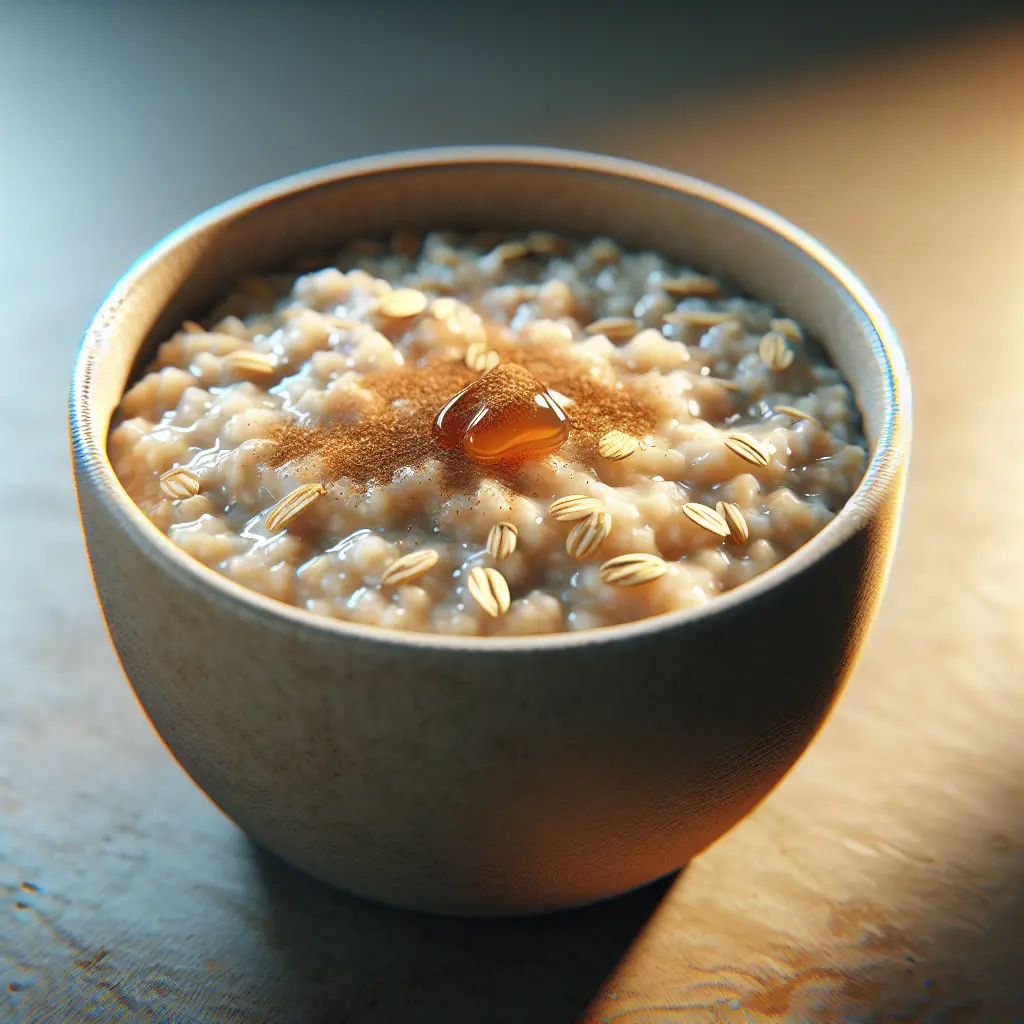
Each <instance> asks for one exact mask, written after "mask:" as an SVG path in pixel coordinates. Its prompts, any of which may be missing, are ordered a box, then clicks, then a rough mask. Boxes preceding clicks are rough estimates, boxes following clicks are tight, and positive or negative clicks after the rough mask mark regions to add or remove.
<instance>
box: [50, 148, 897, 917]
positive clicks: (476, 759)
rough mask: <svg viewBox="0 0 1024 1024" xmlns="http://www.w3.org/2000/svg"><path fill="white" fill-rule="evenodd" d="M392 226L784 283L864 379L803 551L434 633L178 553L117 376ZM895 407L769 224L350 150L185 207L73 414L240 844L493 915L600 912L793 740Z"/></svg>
mask: <svg viewBox="0 0 1024 1024" xmlns="http://www.w3.org/2000/svg"><path fill="white" fill-rule="evenodd" d="M398 227H413V228H429V227H453V228H466V229H490V228H499V229H526V228H548V229H552V230H555V231H561V232H566V233H574V234H582V235H596V234H604V235H611V236H613V237H615V238H617V239H619V240H621V241H622V242H624V243H625V244H627V245H629V246H642V247H651V248H654V249H657V250H661V251H663V252H665V253H666V254H668V255H670V256H672V257H676V258H679V259H683V260H686V261H688V262H690V263H692V264H694V265H695V266H698V267H701V268H703V269H705V270H708V271H710V272H713V273H716V274H721V275H724V276H725V277H727V278H729V279H731V280H733V281H735V282H736V283H737V284H739V285H740V286H741V287H742V288H744V289H745V290H746V291H748V292H749V293H750V294H752V295H755V296H758V297H761V298H764V299H767V300H771V301H774V302H775V303H777V304H778V305H779V306H780V307H781V308H782V309H783V310H784V311H785V312H786V314H787V315H791V316H794V317H796V318H797V319H798V320H800V321H801V322H802V323H804V324H805V325H806V326H807V327H808V328H809V329H810V330H811V331H812V332H813V333H814V334H815V335H817V336H818V337H819V338H820V339H822V341H823V343H824V345H825V347H826V348H827V349H828V351H829V353H830V355H831V357H832V359H833V360H834V361H835V363H836V364H837V365H838V366H839V368H840V369H841V370H842V371H843V373H844V374H845V376H846V378H847V380H848V381H850V383H851V385H852V387H853V390H854V392H855V395H856V398H857V403H858V405H859V407H860V409H861V411H862V413H863V418H864V425H865V434H866V436H867V438H868V442H869V445H870V449H871V456H870V462H869V466H868V469H867V473H866V475H865V477H864V479H863V481H862V483H861V484H860V486H859V487H858V489H857V491H856V493H855V494H854V495H853V497H852V498H851V499H850V501H849V502H848V503H847V505H846V506H845V507H844V508H843V509H842V511H841V512H840V513H839V514H838V515H837V516H836V518H835V519H834V520H833V521H832V522H831V523H830V524H829V525H828V526H826V527H825V529H824V530H822V531H821V532H820V533H819V534H818V535H817V536H815V537H814V538H813V539H812V540H811V541H810V542H809V543H808V544H806V545H805V546H804V547H802V548H800V549H799V550H798V551H797V552H795V553H794V554H793V555H791V556H790V557H789V558H787V559H785V560H784V561H783V562H781V563H780V564H779V565H777V566H775V567H773V568H771V569H769V570H768V571H767V572H765V573H763V574H762V575H760V576H757V577H756V578H754V579H753V580H752V581H750V582H748V583H745V584H743V585H741V586H739V587H737V588H736V589H735V590H733V591H731V592H729V593H726V594H724V595H722V596H720V597H717V598H716V599H715V600H714V601H712V602H710V603H709V604H707V605H706V606H703V607H700V608H696V609H689V610H685V611H680V612H675V613H671V614H666V615H661V616H657V617H654V618H650V619H644V620H641V621H637V622H632V623H628V624H625V625H619V626H612V627H604V628H601V629H596V630H591V631H589V632H580V633H572V634H569V633H566V634H557V635H549V636H538V637H516V638H509V639H500V638H453V637H443V636H434V635H419V634H408V633H402V632H395V631H387V630H384V629H379V628H374V627H366V626H360V625H356V624H352V623H347V622H341V621H334V620H328V619H326V618H319V617H316V616H314V615H313V614H311V613H309V612H306V611H305V610H303V609H299V608H294V607H291V606H287V605H284V604H281V603H278V602H275V601H273V600H271V599H269V598H265V597H262V596H261V595H259V594H257V593H255V592H253V591H251V590H248V589H246V588H244V587H242V586H241V585H239V584H236V583H234V582H232V581H231V580H229V579H227V578H225V577H224V576H221V575H220V574H218V573H216V572H215V571H213V570H211V569H208V568H206V567H205V566H203V565H202V564H200V563H199V562H198V561H194V560H192V559H191V558H190V557H189V556H188V555H186V554H184V553H183V552H182V551H180V550H179V549H178V548H176V547H175V546H174V545H173V544H172V543H171V542H170V541H169V540H168V539H167V538H166V537H165V536H164V535H163V534H162V533H160V531H159V530H158V529H157V528H156V527H155V526H154V525H153V524H152V523H151V522H150V521H149V520H148V519H147V518H146V517H145V515H143V513H142V512H141V511H140V510H139V509H138V508H137V507H136V505H135V504H134V503H133V502H132V500H131V499H130V498H129V497H128V495H127V494H126V493H125V491H124V489H123V488H122V487H121V485H120V483H119V482H118V480H117V477H116V476H115V475H114V472H113V469H112V468H111V464H110V461H109V459H108V458H107V454H106V438H107V433H108V430H109V426H110V422H111V416H112V414H113V412H114V410H115V409H116V407H117V404H118V402H119V400H120V398H121V395H122V393H123V391H124V389H125V386H126V383H127V382H128V381H130V380H131V379H132V377H133V374H135V373H136V372H137V371H138V370H139V369H141V367H142V366H143V365H144V364H145V362H146V361H147V360H148V359H149V358H150V356H151V354H152V352H153V350H154V347H155V345H156V344H157V343H158V342H159V340H161V339H162V338H165V337H167V336H169V335H170V334H171V333H172V332H173V331H174V330H175V329H176V328H177V326H178V325H179V324H180V322H181V321H182V319H184V318H186V317H196V316H198V315H201V314H202V313H203V312H204V311H205V310H206V309H208V308H209V307H210V306H211V305H212V304H213V303H214V301H215V300H216V299H217V298H218V296H219V295H220V294H221V293H223V292H225V291H226V289H227V287H228V285H229V282H230V281H231V279H232V278H233V277H235V276H236V275H238V274H243V273H260V272H266V271H270V270H273V269H279V268H281V267H282V266H285V265H287V264H288V263H290V262H291V261H292V260H294V259H297V258H299V257H301V256H304V255H307V254H309V253H311V252H319V251H323V250H331V249H334V248H337V247H339V246H340V244H341V243H342V242H343V241H344V240H345V239H346V238H348V237H350V236H356V235H367V234H368V235H379V234H381V233H386V232H389V231H391V230H393V229H395V228H398ZM909 409H910V393H909V387H908V381H907V373H906V368H905V365H904V360H903V356H902V354H901V352H900V350H899V347H898V344H897V342H896V339H895V338H894V336H893V332H892V330H891V328H890V327H889V325H888V323H887V322H886V320H885V318H884V316H883V315H882V313H881V312H880V311H879V309H878V307H877V306H876V304H875V303H874V302H873V301H872V299H871V298H870V296H869V295H868V294H867V292H866V291H865V289H864V287H863V286H862V285H861V284H860V283H859V282H858V281H857V280H856V279H855V278H854V277H853V275H852V274H851V273H850V272H849V271H848V270H847V269H846V268H844V267H843V266H842V264H840V263H839V262H838V261H837V260H836V259H835V258H834V257H833V256H832V255H830V254H829V253H828V252H827V251H826V250H825V249H823V248H822V246H821V245H819V244H818V243H817V242H815V241H814V240H812V239H811V238H809V237H808V236H807V235H806V234H804V233H803V232H802V231H800V230H798V229H797V228H795V227H793V226H792V225H790V224H788V223H787V222H786V221H784V220H782V219H781V218H779V217H778V216H776V215H774V214H772V213H770V212H768V211H767V210H765V209H763V208H761V207H759V206H757V205H755V204H754V203H751V202H749V201H747V200H745V199H742V198H740V197H739V196H736V195H733V194H731V193H729V192H727V191H724V190H723V189H720V188H717V187H715V186H712V185H709V184H706V183H705V182H702V181H698V180H695V179H693V178H689V177H685V176H683V175H680V174H675V173H670V172H668V171H664V170H659V169H657V168H654V167H649V166H644V165H641V164H637V163H632V162H629V161H624V160H619V159H612V158H607V157H601V156H594V155H588V154H581V153H573V152H566V151H561V150H551V149H530V148H510V147H484V148H458V149H439V150H426V151H419V152H409V153H401V154H396V155H388V156H382V157H375V158H369V159H360V160H353V161H350V162H347V163H342V164H338V165H335V166H331V167H327V168H324V169H321V170H316V171H312V172H309V173H306V174H300V175H298V176H296V177H291V178H287V179H285V180H283V181H280V182H277V183H275V184H272V185H269V186H267V187H264V188H260V189H257V190H255V191H253V192H249V193H247V194H246V195H243V196H241V197H240V198H238V199H234V200H232V201H230V202H228V203H225V204H224V205H221V206H218V207H217V208H215V209H214V210H212V211H210V212H208V213H205V214H203V215H201V216H199V217H198V218H196V219H195V220H192V221H190V222H189V223H188V224H186V225H185V226H184V227H182V228H180V229H179V230H178V231H176V232H174V233H173V234H172V235H170V236H169V237H168V238H167V239H165V240H164V241H162V242H161V243H160V244H159V245H157V246H156V248H154V249H153V250H152V251H150V252H149V253H148V254H147V255H146V256H144V257H143V258H142V259H141V260H140V261H139V262H138V263H137V264H136V265H135V266H134V267H132V268H131V269H130V270H129V271H128V273H127V274H126V275H125V276H124V277H123V278H122V279H121V281H120V282H119V283H118V284H117V285H116V286H115V287H114V289H113V291H112V292H111V293H110V295H109V297H108V298H107V299H106V301H105V302H104V303H103V306H102V307H101V308H100V310H99V312H98V313H97V314H96V317H95V319H94V320H93V322H92V323H91V325H90V326H89V328H88V330H87V332H86V334H85V337H84V340H83V343H82V347H81V350H80V353H79V356H78V361H77V365H76V367H75V371H74V379H73V383H72V387H71V398H70V425H71V439H72V450H73V462H74V473H75V481H76V485H77V490H78V502H79V508H80V512H81V518H82V524H83V527H84V532H85V538H86V545H87V548H88V552H89V558H90V562H91V565H92V572H93V576H94V579H95V583H96V589H97V592H98V594H99V599H100V602H101V604H102V607H103V612H104V615H105V617H106V621H107V625H108V627H109V630H110V635H111V638H112V640H113V643H114V646H115V648H116V649H117V653H118V656H119V657H120V659H121V664H122V666H123V667H124V671H125V674H126V675H127V677H128V679H129V681H130V682H131V685H132V686H133V687H134V689H135V692H136V694H137V695H138V699H139V701H140V702H141V704H142V706H143V708H144V709H145V711H146V713H147V715H148V716H149V718H150V719H151V721H152V723H153V725H154V727H155V728H156V729H157V731H158V732H159V734H160V736H161V737H162V738H163V740H164V741H165V742H166V744H167V746H168V747H169V748H170V751H171V753H172V754H173V755H174V756H175V757H176V758H177V760H178V761H179V762H180V763H181V765H182V766H183V767H184V768H185V770H186V771H187V772H188V773H189V775H191V777H192V778H193V779H194V780H195V782H196V783H197V784H198V785H199V786H200V787H201V788H202V789H203V790H204V791H205V792H206V793H207V794H208V795H209V796H210V797H211V798H212V799H213V800H214V801H215V802H216V803H217V805H218V806H219V807H220V808H222V810H223V811H224V812H225V813H226V814H227V815H228V816H229V817H231V818H232V819H233V820H234V821H235V822H237V823H238V825H239V826H240V827H241V828H242V829H244V830H245V832H246V833H248V835H249V836H250V837H251V838H252V839H253V840H254V841H255V842H256V843H258V844H260V845H262V846H264V847H266V848H268V849H269V850H271V851H273V852H274V853H276V854H278V855H279V856H280V857H282V858H284V859H285V860H287V861H289V862H291V863H292V864H294V865H296V866H298V867H299V868H302V869H304V870H306V871H308V872H310V873H311V874H313V875H315V876H317V877H318V878H320V879H323V880H325V881H327V882H330V883H333V884H334V885H337V886H340V887H341V888H343V889H346V890H349V891H351V892H353V893H357V894H361V895H363V896H365V897H368V898H371V899H375V900H379V901H383V902H386V903H389V904H392V905H396V906H401V907H406V908H413V909H418V910H426V911H433V912H440V913H451V914H459V915H505V914H529V913H536V912H542V911H550V910H554V909H559V908H566V907H571V906H576V905H580V904H586V903H591V902H595V901H598V900H602V899H604V898H607V897H610V896H612V895H614V894H617V893H621V892H624V891H626V890H629V889H632V888H635V887H638V886H640V885H643V884H645V883H647V882H650V881H652V880H654V879H656V878H658V877H660V876H663V875H665V874H668V873H670V872H672V871H673V870H675V869H678V868H679V867H680V866H682V865H683V864H685V863H686V862H687V861H688V860H689V859H690V858H692V857H693V856H694V855H695V854H697V853H699V852H700V851H701V850H703V849H704V848H705V847H707V846H708V844H710V843H712V842H713V841H714V840H716V839H717V838H718V837H719V836H721V835H722V834H723V833H724V832H726V831H727V830H728V829H729V828H730V827H731V826H732V825H734V824H735V823H736V822H737V821H738V820H739V819H740V818H742V817H743V816H744V815H745V814H746V813H747V812H748V811H750V810H751V808H753V807H754V806H755V805H756V804H757V803H758V801H760V800H761V799H762V798H763V797H764V796H765V795H766V794H767V793H768V792H769V791H770V790H771V789H772V787H773V786H775V784H776V783H777V782H778V781H779V780H780V779H781V778H782V777H783V775H784V774H785V773H786V771H787V770H788V769H789V768H790V767H791V766H792V765H793V763H794V762H795V761H796V760H797V758H798V757H799V756H800V754H801V753H802V752H803V750H804V749H805V748H806V746H807V744H808V743H809V741H810V740H811V738H812V737H813V736H814V734H815V732H816V731H817V730H818V728H819V727H820V726H821V724H822V722H823V720H824V718H825V716H826V715H827V713H828V711H829V709H830V708H831V707H832V705H833V702H834V701H835V699H836V697H837V695H838V693H839V691H840V688H841V686H842V684H843V681H844V680H845V679H846V677H847V676H848V674H849V672H850V670H851V669H852V667H853V665H854V663H855V661H856V659H857V655H858V652H859V650H860V648H861V646H862V644H863V642H864V637H865V633H866V631H867V629H868V626H869V624H870V622H871V619H872V617H873V615H874V614H875V610H876V608H877V606H878V602H879V599H880V596H881V593H882V588H883V584H884V581H885V578H886V574H887V570H888V566H889V563H890V559H891V554H892V550H893V545H894V542H895V538H896V533H897V523H898V519H899V511H900V506H901V503H902V496H903V489H904V476H905V469H906V463H907V455H908V442H909V415H910V412H909Z"/></svg>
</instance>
